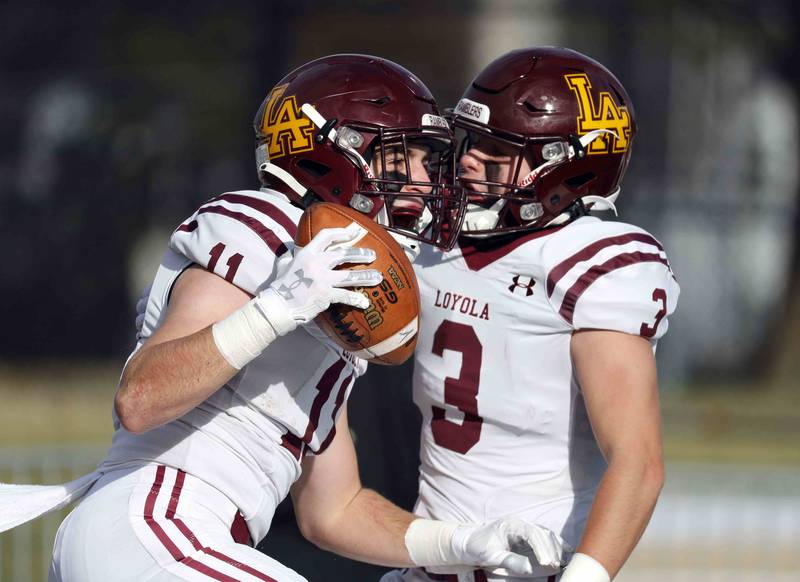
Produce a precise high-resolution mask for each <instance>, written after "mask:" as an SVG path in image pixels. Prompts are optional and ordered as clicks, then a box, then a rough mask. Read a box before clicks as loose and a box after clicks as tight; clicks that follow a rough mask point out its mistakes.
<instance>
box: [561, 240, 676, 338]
mask: <svg viewBox="0 0 800 582" xmlns="http://www.w3.org/2000/svg"><path fill="white" fill-rule="evenodd" d="M636 263H662V264H663V265H666V266H667V267H669V263H667V260H666V259H665V258H664V257H662V256H661V255H658V254H655V253H640V252H633V253H623V254H621V255H617V256H616V257H613V258H611V259H609V260H607V261H606V262H605V263H603V264H602V265H595V266H594V267H592V268H591V269H589V270H588V271H586V273H584V274H583V275H582V276H581V277H580V278H579V279H578V280H577V281H575V283H574V284H573V285H572V287H570V288H569V290H568V291H567V294H566V295H565V296H564V300H563V301H562V302H561V309H560V310H559V313H560V314H561V317H563V318H564V319H566V320H567V322H569V323H572V317H573V316H574V315H575V304H576V303H577V302H578V299H580V296H581V295H583V293H584V292H585V291H586V290H587V289H588V288H589V285H591V284H592V283H594V282H595V281H597V279H599V278H600V277H602V276H603V275H606V274H608V273H610V272H612V271H616V270H617V269H621V268H622V267H627V266H629V265H635V264H636Z"/></svg>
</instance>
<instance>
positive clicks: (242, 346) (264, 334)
mask: <svg viewBox="0 0 800 582" xmlns="http://www.w3.org/2000/svg"><path fill="white" fill-rule="evenodd" d="M211 334H212V335H213V336H214V343H215V344H216V346H217V349H218V350H219V353H220V354H221V355H222V357H223V358H225V361H226V362H228V363H229V364H230V365H231V366H232V367H234V368H236V369H237V370H241V369H242V368H243V367H244V366H245V365H247V364H248V363H250V361H251V360H253V358H255V357H257V356H258V355H259V354H260V353H261V352H262V351H264V348H266V347H267V346H268V345H269V344H271V343H272V342H273V341H275V338H276V337H278V334H277V333H275V330H274V329H273V328H272V325H270V322H269V320H268V319H267V318H266V317H265V316H264V314H263V312H262V311H261V310H260V309H259V308H258V306H257V305H256V299H252V300H250V301H249V302H247V304H246V305H245V306H244V307H242V308H241V309H237V310H236V311H234V312H233V313H231V314H230V315H229V316H228V317H226V318H225V319H223V320H222V321H218V322H217V323H215V324H214V325H212V326H211Z"/></svg>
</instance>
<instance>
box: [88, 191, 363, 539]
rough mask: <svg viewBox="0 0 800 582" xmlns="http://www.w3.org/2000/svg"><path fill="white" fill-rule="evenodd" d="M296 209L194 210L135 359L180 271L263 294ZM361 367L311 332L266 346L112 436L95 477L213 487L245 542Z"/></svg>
mask: <svg viewBox="0 0 800 582" xmlns="http://www.w3.org/2000/svg"><path fill="white" fill-rule="evenodd" d="M301 214H302V210H300V209H298V208H296V207H294V206H292V205H291V204H290V203H289V201H288V200H287V199H286V197H284V196H283V195H282V194H279V193H278V192H273V191H250V190H248V191H240V192H231V193H226V194H223V195H221V196H218V197H216V198H213V199H211V200H209V201H208V202H206V203H205V204H203V205H202V206H201V207H200V208H199V209H198V210H197V212H195V214H194V215H192V216H191V217H190V218H189V219H188V220H187V221H186V222H184V223H183V224H182V225H181V226H180V227H179V228H178V229H177V230H176V231H175V232H174V234H173V235H172V238H171V239H170V243H169V248H168V250H167V252H166V253H165V254H164V257H163V259H162V261H161V266H160V267H159V269H158V272H157V274H156V277H155V280H154V282H153V286H152V289H151V291H150V296H149V299H148V303H147V307H146V311H145V318H144V323H143V326H142V330H141V339H140V342H139V345H137V349H138V348H139V347H141V345H142V344H143V343H144V342H146V341H147V338H148V337H149V336H150V335H151V334H152V333H153V331H154V330H155V329H156V328H157V327H158V326H159V324H160V322H161V321H162V318H163V317H164V316H165V313H166V308H167V304H168V303H169V295H170V292H171V290H172V286H173V284H174V283H175V281H176V280H177V278H178V276H179V275H180V274H181V273H182V272H183V271H184V270H185V269H186V268H188V267H189V266H191V265H192V264H197V265H201V266H203V267H205V268H206V269H208V270H209V271H212V272H214V273H216V274H217V275H219V276H220V277H224V278H225V279H226V280H227V281H229V282H231V283H233V284H234V285H236V286H237V287H240V288H241V289H243V290H244V291H246V292H248V293H250V294H255V293H257V292H258V290H259V289H261V288H262V287H265V286H267V285H269V284H270V283H271V282H272V280H273V279H274V278H275V276H276V273H281V272H282V270H283V269H284V268H285V266H286V265H287V264H288V263H289V262H290V261H291V260H292V249H293V247H294V243H293V239H294V235H295V233H296V231H297V222H298V220H299V219H300V216H301ZM365 371H366V362H365V361H364V360H359V359H357V358H355V357H353V356H352V355H351V354H349V353H347V352H344V351H343V350H342V349H341V348H339V347H338V346H337V345H336V344H335V343H333V342H332V341H331V340H329V339H328V337H327V336H325V335H324V334H323V333H322V331H320V330H319V329H318V328H317V327H316V326H314V325H313V324H312V325H309V326H305V327H298V328H297V330H295V331H294V332H292V333H290V334H287V335H286V336H284V337H280V338H278V339H277V340H276V341H275V342H273V343H272V344H270V346H269V347H268V348H267V349H266V350H264V352H263V353H262V354H261V355H260V356H259V357H257V358H256V359H254V360H253V361H252V362H250V363H249V364H248V365H246V366H245V367H244V368H242V370H241V371H240V372H239V373H238V374H237V375H236V376H234V377H233V378H232V379H231V380H230V381H229V382H228V383H227V384H225V385H224V386H223V387H222V388H221V389H220V390H218V391H217V392H215V393H214V394H213V395H211V396H210V397H209V398H208V400H206V401H205V402H203V403H202V404H200V405H199V406H197V407H196V408H195V409H193V410H191V411H190V412H188V413H187V414H185V415H184V416H182V417H181V418H178V419H177V420H174V421H172V422H170V423H168V424H166V425H164V426H161V427H158V428H156V429H153V430H150V431H148V432H146V433H144V434H139V435H136V434H132V433H129V432H128V431H126V430H125V429H124V428H122V427H121V426H120V424H119V421H118V420H117V418H116V416H115V418H114V421H115V427H116V432H115V434H114V440H113V444H112V447H111V450H110V451H109V453H108V456H107V457H106V459H105V460H104V461H103V463H102V464H101V467H100V468H101V469H103V468H111V467H119V466H125V465H128V464H140V463H141V462H143V461H145V462H155V463H159V464H164V465H168V466H171V467H175V468H177V469H182V470H184V471H186V472H187V473H190V474H192V475H194V476H195V477H198V478H200V479H202V480H203V481H205V482H206V483H209V484H211V485H213V486H214V487H216V488H217V489H218V490H220V491H221V492H223V493H224V494H225V495H227V496H228V498H230V499H231V500H232V501H233V502H234V504H236V506H237V507H238V508H239V509H240V510H241V512H242V513H243V515H244V517H245V519H246V520H247V522H248V526H249V529H250V532H251V535H252V538H253V539H254V540H256V541H258V540H260V539H261V538H263V537H264V535H265V534H266V533H267V530H268V529H269V524H270V522H271V520H272V515H273V513H274V510H275V507H276V506H277V505H278V503H280V502H281V501H282V500H283V498H284V497H285V496H286V495H287V493H288V491H289V487H290V486H291V484H292V483H293V482H294V481H295V480H296V479H297V477H298V476H299V475H300V470H301V469H300V460H301V458H302V456H303V454H304V453H305V452H310V453H320V452H322V451H323V450H324V449H325V448H326V447H327V446H328V445H329V444H330V442H331V440H332V439H333V437H334V434H335V422H336V418H337V417H338V414H339V412H340V410H341V409H342V406H343V405H344V403H345V401H346V399H347V397H348V395H349V393H350V390H351V388H352V385H353V382H354V380H355V378H356V377H358V376H360V375H361V374H363V373H364V372H365Z"/></svg>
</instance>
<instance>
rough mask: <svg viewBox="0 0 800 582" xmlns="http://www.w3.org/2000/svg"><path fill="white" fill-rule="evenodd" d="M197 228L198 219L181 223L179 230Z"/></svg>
mask: <svg viewBox="0 0 800 582" xmlns="http://www.w3.org/2000/svg"><path fill="white" fill-rule="evenodd" d="M195 230H197V221H196V220H193V221H191V222H187V223H185V224H182V225H180V226H179V227H178V231H180V232H194V231H195Z"/></svg>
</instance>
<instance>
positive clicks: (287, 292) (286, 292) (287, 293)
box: [278, 269, 314, 299]
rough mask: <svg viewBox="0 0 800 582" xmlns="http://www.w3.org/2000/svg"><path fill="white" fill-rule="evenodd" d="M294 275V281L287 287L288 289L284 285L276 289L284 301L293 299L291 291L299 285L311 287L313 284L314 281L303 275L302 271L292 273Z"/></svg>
mask: <svg viewBox="0 0 800 582" xmlns="http://www.w3.org/2000/svg"><path fill="white" fill-rule="evenodd" d="M294 274H295V276H297V280H296V281H293V282H292V284H291V285H289V286H288V287H287V286H286V285H281V286H280V287H278V293H279V294H280V296H281V297H283V298H284V299H294V293H292V291H294V290H295V289H297V288H298V287H299V286H300V285H305V286H306V287H311V284H312V283H313V282H314V279H311V278H310V277H306V276H305V275H304V273H303V269H297V270H296V271H295V272H294Z"/></svg>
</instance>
